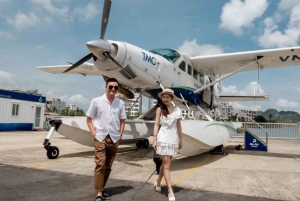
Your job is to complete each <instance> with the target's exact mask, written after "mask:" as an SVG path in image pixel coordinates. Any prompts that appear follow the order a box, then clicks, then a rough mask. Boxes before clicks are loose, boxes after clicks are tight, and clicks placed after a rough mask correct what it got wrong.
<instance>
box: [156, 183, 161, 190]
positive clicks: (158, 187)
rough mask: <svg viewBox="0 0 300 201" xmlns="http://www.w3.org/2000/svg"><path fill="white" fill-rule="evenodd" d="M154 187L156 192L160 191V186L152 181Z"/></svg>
mask: <svg viewBox="0 0 300 201" xmlns="http://www.w3.org/2000/svg"><path fill="white" fill-rule="evenodd" d="M154 189H155V190H156V191H157V192H161V187H160V186H157V183H156V182H155V183H154Z"/></svg>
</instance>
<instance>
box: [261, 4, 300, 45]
mask: <svg viewBox="0 0 300 201" xmlns="http://www.w3.org/2000/svg"><path fill="white" fill-rule="evenodd" d="M286 1H287V0H285V1H281V2H280V4H279V8H278V9H279V11H280V9H284V10H285V9H290V10H289V13H290V18H289V22H288V25H287V28H286V29H285V30H284V31H283V32H281V31H279V30H278V25H277V24H276V23H277V21H276V19H277V18H276V17H273V18H272V17H269V18H266V19H265V20H264V33H263V35H261V36H259V37H258V43H259V45H260V46H262V47H265V48H270V47H287V46H297V45H298V41H299V37H300V2H299V1H298V2H297V4H296V3H295V2H294V1H291V0H290V1H288V2H292V3H290V4H288V6H287V7H283V6H281V3H282V2H286Z"/></svg>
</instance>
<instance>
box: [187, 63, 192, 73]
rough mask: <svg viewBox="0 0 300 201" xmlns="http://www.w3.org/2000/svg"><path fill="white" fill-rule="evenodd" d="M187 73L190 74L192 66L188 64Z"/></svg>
mask: <svg viewBox="0 0 300 201" xmlns="http://www.w3.org/2000/svg"><path fill="white" fill-rule="evenodd" d="M188 74H190V75H192V67H191V66H190V65H188Z"/></svg>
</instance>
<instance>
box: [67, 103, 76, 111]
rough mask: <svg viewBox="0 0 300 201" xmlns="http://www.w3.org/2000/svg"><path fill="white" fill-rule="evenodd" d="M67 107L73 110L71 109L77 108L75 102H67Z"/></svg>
mask: <svg viewBox="0 0 300 201" xmlns="http://www.w3.org/2000/svg"><path fill="white" fill-rule="evenodd" d="M67 107H68V108H69V109H70V110H73V111H74V110H76V109H77V107H76V105H75V104H68V105H67Z"/></svg>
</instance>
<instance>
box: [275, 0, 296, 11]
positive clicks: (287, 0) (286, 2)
mask: <svg viewBox="0 0 300 201" xmlns="http://www.w3.org/2000/svg"><path fill="white" fill-rule="evenodd" d="M298 3H299V0H281V1H280V3H279V4H278V10H280V11H287V12H290V11H291V10H292V8H293V7H294V6H296V5H297V4H298Z"/></svg>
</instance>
